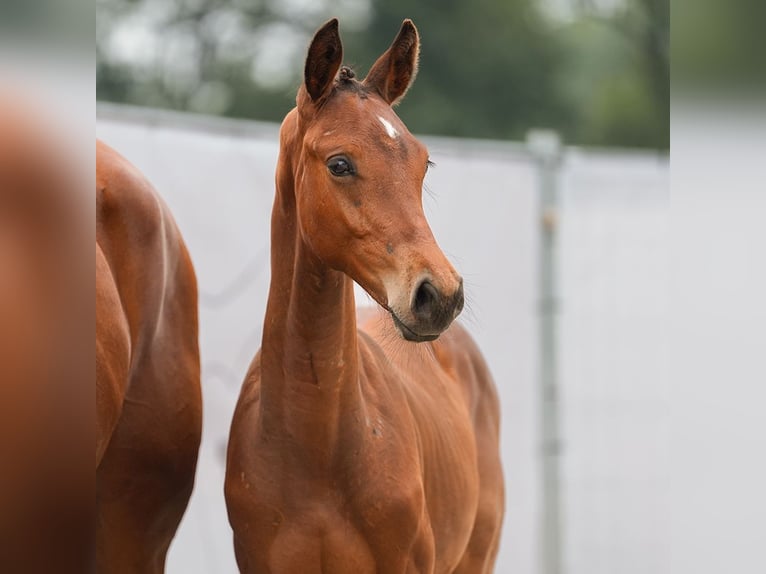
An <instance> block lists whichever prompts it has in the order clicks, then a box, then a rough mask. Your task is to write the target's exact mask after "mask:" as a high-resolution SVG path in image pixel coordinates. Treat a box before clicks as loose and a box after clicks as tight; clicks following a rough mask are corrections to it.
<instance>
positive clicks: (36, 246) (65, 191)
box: [0, 78, 95, 574]
mask: <svg viewBox="0 0 766 574" xmlns="http://www.w3.org/2000/svg"><path fill="white" fill-rule="evenodd" d="M5 82H6V80H5V78H3V79H0V572H3V573H9V574H11V573H24V574H50V573H52V572H56V573H58V574H82V573H83V572H90V571H92V568H93V559H92V555H93V492H94V488H95V477H94V473H93V466H92V465H93V463H92V460H93V459H92V454H91V453H92V450H91V447H90V445H91V444H92V442H91V441H92V440H93V438H92V437H93V428H94V419H95V409H94V403H93V379H94V372H93V346H92V340H93V339H92V337H93V330H94V326H93V325H94V320H93V314H94V308H93V291H94V288H93V260H92V259H91V258H90V256H89V248H90V245H91V241H92V240H93V235H94V229H95V225H94V220H93V203H92V195H91V193H89V191H88V187H87V186H89V185H92V183H91V182H92V177H93V175H92V174H93V172H92V169H91V170H82V169H81V168H80V167H79V166H81V165H82V163H83V162H82V160H81V158H79V157H77V156H78V153H79V151H78V150H79V146H78V145H77V142H78V141H80V140H79V137H80V136H79V135H78V134H77V133H72V132H71V131H70V132H68V133H66V132H63V130H60V127H61V126H62V125H64V123H65V122H60V121H59V117H58V115H57V113H56V112H55V111H54V110H53V109H52V108H49V107H46V106H45V105H41V102H38V101H37V96H36V94H35V93H30V92H28V91H26V90H25V88H24V87H22V88H21V89H19V88H18V87H17V86H7V85H6V83H5ZM64 133H66V135H64ZM73 143H74V145H73ZM86 165H87V164H86Z"/></svg>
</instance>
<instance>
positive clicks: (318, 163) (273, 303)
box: [226, 20, 503, 574]
mask: <svg viewBox="0 0 766 574" xmlns="http://www.w3.org/2000/svg"><path fill="white" fill-rule="evenodd" d="M418 50H419V38H418V34H417V31H416V29H415V26H414V25H413V24H412V22H410V21H409V20H406V21H405V22H404V24H403V25H402V28H401V30H400V32H399V34H398V36H397V37H396V39H395V40H394V42H393V44H392V45H391V47H390V48H389V50H388V51H386V52H385V53H384V54H383V55H382V56H381V57H380V58H379V59H378V61H377V62H376V63H375V64H374V66H373V67H372V69H371V70H370V72H369V74H368V75H367V78H366V79H365V80H364V81H362V82H359V81H357V80H356V79H355V77H354V72H353V71H352V70H350V69H349V68H346V67H341V61H342V47H341V42H340V37H339V35H338V23H337V20H332V21H330V22H329V23H327V24H326V25H325V26H324V27H323V28H321V29H320V30H319V31H318V32H317V34H316V36H315V37H314V39H313V41H312V43H311V46H310V48H309V51H308V57H307V59H306V66H305V83H304V85H303V86H302V87H301V89H300V90H299V93H298V97H297V107H296V108H295V109H294V110H292V111H291V112H290V113H289V114H288V115H287V117H286V119H285V121H284V123H283V125H282V130H281V136H280V140H281V141H280V157H279V164H278V166H277V175H276V199H275V202H274V210H273V214H272V246H271V249H272V259H271V271H272V276H271V289H270V292H269V299H268V306H267V311H266V318H265V321H264V328H263V345H262V348H261V350H260V352H259V353H258V354H257V355H256V357H255V359H254V360H253V362H252V365H251V367H250V370H249V372H248V374H247V376H246V378H245V382H244V385H243V387H242V391H241V395H240V398H239V402H238V404H237V408H236V411H235V414H234V418H233V422H232V427H231V435H230V442H229V451H228V461H227V473H226V500H227V506H228V512H229V520H230V522H231V525H232V527H233V530H234V546H235V551H236V555H237V562H238V564H239V568H240V570H241V571H242V572H250V573H267V572H268V573H274V574H297V573H300V574H316V573H320V572H321V573H332V574H345V573H348V574H364V573H373V572H377V573H396V574H402V573H405V572H407V573H428V574H432V573H436V574H447V573H455V572H458V573H469V574H481V573H488V572H491V571H492V569H493V565H494V561H495V557H496V554H497V550H498V542H499V535H500V528H501V522H502V517H503V479H502V471H501V465H500V458H499V449H498V436H499V405H498V399H497V395H496V391H495V388H494V385H493V382H492V379H491V377H490V374H489V371H488V369H487V366H486V364H485V362H484V360H483V358H482V356H481V354H480V352H479V350H478V349H477V347H476V346H475V344H474V343H473V341H472V340H471V338H470V337H469V335H468V334H467V332H466V331H465V330H463V329H462V328H460V327H459V326H457V325H453V326H452V327H450V325H451V324H452V321H453V320H454V319H455V317H457V315H458V314H459V313H460V311H461V309H462V306H463V284H462V279H461V278H460V276H459V275H458V274H457V272H456V271H455V270H454V269H453V267H452V265H450V263H449V262H448V261H447V259H446V258H445V256H444V254H443V253H442V251H441V250H440V249H439V247H438V245H437V244H436V241H435V240H434V237H433V235H432V233H431V230H430V228H429V226H428V224H427V222H426V219H425V216H424V213H423V209H422V203H421V192H422V185H423V179H424V177H425V173H426V169H427V166H428V163H429V161H428V153H427V151H426V149H425V147H424V146H423V144H422V143H420V142H419V141H418V140H417V139H415V138H414V137H413V136H412V135H411V134H410V132H409V131H408V130H407V128H406V127H405V125H404V124H403V123H402V122H401V120H400V119H399V118H398V117H397V115H396V114H395V113H394V111H393V109H392V105H393V104H395V103H396V102H398V101H399V100H400V99H401V98H402V96H403V95H404V93H405V92H406V91H407V89H408V88H409V86H410V84H411V82H412V80H413V79H414V77H415V74H416V71H417V59H418ZM354 281H356V282H357V283H358V284H359V285H361V286H362V287H363V288H364V289H365V290H366V291H367V293H369V294H370V295H371V296H372V298H373V299H375V301H377V302H378V303H379V304H380V306H381V307H382V308H383V309H385V311H386V313H385V314H383V313H380V314H376V316H374V317H368V318H366V319H365V320H364V321H361V320H360V323H361V330H357V316H356V312H355V304H354V292H353V282H354ZM437 338H438V340H437ZM402 339H404V340H406V341H403V340H402Z"/></svg>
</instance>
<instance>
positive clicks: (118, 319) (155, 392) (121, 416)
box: [96, 142, 202, 574]
mask: <svg viewBox="0 0 766 574" xmlns="http://www.w3.org/2000/svg"><path fill="white" fill-rule="evenodd" d="M96 411H97V429H96V432H97V434H96V519H97V524H96V554H97V557H96V561H97V564H96V567H97V571H98V572H99V573H100V574H107V573H109V574H112V573H114V574H119V573H126V574H127V573H138V572H141V573H142V574H158V573H160V572H163V571H164V565H165V556H166V553H167V551H168V547H169V545H170V542H171V540H172V538H173V536H174V534H175V532H176V529H177V528H178V524H179V522H180V520H181V517H182V516H183V513H184V511H185V509H186V505H187V503H188V501H189V496H190V495H191V491H192V486H193V484H194V472H195V468H196V464H197V453H198V450H199V444H200V435H201V426H202V420H201V419H202V398H201V389H200V362H199V348H198V332H197V283H196V278H195V274H194V268H193V267H192V263H191V260H190V258H189V254H188V252H187V250H186V246H185V245H184V242H183V239H182V237H181V234H180V232H179V230H178V227H177V226H176V224H175V222H174V220H173V217H172V216H171V214H170V211H169V210H168V208H167V206H166V205H165V203H164V202H163V201H162V199H161V198H160V197H159V195H158V194H157V193H156V191H155V190H154V188H153V187H152V186H151V184H149V182H148V181H147V180H146V179H145V178H144V177H143V176H142V175H141V173H139V171H138V170H137V169H136V168H135V167H133V166H132V165H131V164H130V163H128V161H127V160H125V159H124V158H123V157H121V156H120V155H119V154H118V153H117V152H115V151H114V150H113V149H111V148H109V147H108V146H107V145H105V144H103V143H100V142H99V143H98V145H97V154H96Z"/></svg>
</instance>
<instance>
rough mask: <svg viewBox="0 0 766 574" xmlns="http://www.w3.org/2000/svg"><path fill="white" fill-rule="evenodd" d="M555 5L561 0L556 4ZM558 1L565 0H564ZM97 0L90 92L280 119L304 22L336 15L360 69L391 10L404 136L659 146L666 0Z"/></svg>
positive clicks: (380, 39) (375, 50)
mask: <svg viewBox="0 0 766 574" xmlns="http://www.w3.org/2000/svg"><path fill="white" fill-rule="evenodd" d="M562 1H563V0H562ZM565 4H566V2H565ZM568 4H570V5H571V6H570V7H571V8H572V9H571V10H570V11H569V12H568V15H564V16H562V14H560V13H556V11H552V10H550V9H548V8H543V7H541V6H543V5H544V3H540V2H537V1H535V0H474V1H472V2H467V1H465V0H421V1H419V2H411V1H409V0H281V1H279V2H276V1H274V0H98V4H97V6H98V26H97V63H98V69H97V72H98V75H97V95H98V98H99V99H101V100H108V101H115V102H128V103H132V104H137V105H148V106H155V107H164V108H173V109H181V110H191V111H196V112H203V113H212V114H220V115H226V116H232V117H244V118H256V119H263V120H271V121H280V120H281V119H282V117H283V116H284V114H285V113H286V112H287V111H288V110H289V109H290V108H291V107H292V105H293V102H294V96H295V90H296V88H297V86H298V84H299V82H300V73H301V70H302V58H303V56H304V52H305V47H306V44H307V43H308V40H309V38H310V36H311V34H312V32H313V31H314V30H315V29H316V28H317V27H318V26H319V25H320V24H321V23H322V22H323V21H324V20H326V19H327V18H329V17H331V16H333V15H337V16H339V18H340V19H341V29H342V30H341V32H342V35H343V38H344V42H345V46H346V54H347V55H348V57H349V58H351V60H350V61H348V62H347V63H349V64H351V65H353V66H355V67H356V68H357V69H358V72H359V74H360V75H364V73H365V72H366V70H367V69H368V68H369V67H370V65H371V64H372V63H373V61H374V60H375V58H376V57H377V56H378V55H379V54H380V53H381V52H382V51H383V50H385V49H386V47H387V46H388V45H389V43H390V42H391V40H392V39H393V37H394V35H395V34H396V32H397V30H398V27H399V26H400V24H401V22H402V20H403V19H404V18H412V19H413V20H414V21H415V23H416V25H417V26H418V29H419V31H420V34H421V38H422V52H421V67H420V72H419V77H418V80H417V83H416V85H415V88H414V89H413V90H412V91H411V92H410V93H409V94H408V96H407V99H406V101H405V103H404V104H402V105H401V106H400V108H399V113H400V114H401V115H402V117H403V119H404V120H405V121H406V122H407V124H408V126H409V127H410V128H411V129H412V130H413V131H415V132H418V133H428V134H444V135H453V136H461V137H481V138H500V139H519V138H522V137H524V134H525V132H526V131H527V130H529V129H531V128H535V127H549V128H553V129H557V130H559V131H560V132H562V133H563V134H564V137H565V139H566V140H567V141H568V142H571V143H578V144H588V145H604V146H608V145H621V146H640V147H654V148H667V147H668V122H669V116H668V106H669V104H668V88H669V79H668V58H667V54H668V50H667V43H668V20H669V14H668V12H669V9H668V0H614V1H613V2H612V4H613V6H612V8H611V9H610V10H609V11H606V12H604V11H603V10H602V9H599V8H596V7H594V6H595V4H593V3H592V2H589V1H587V0H570V1H569V2H568Z"/></svg>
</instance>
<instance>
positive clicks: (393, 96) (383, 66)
mask: <svg viewBox="0 0 766 574" xmlns="http://www.w3.org/2000/svg"><path fill="white" fill-rule="evenodd" d="M419 55H420V38H419V36H418V30H417V28H415V24H413V23H412V20H409V19H408V20H405V21H404V22H403V23H402V27H401V29H400V30H399V34H397V36H396V39H394V42H393V43H392V44H391V47H390V48H389V49H388V50H386V52H385V53H384V54H383V55H382V56H381V57H380V58H378V60H377V62H375V64H373V66H372V68H371V69H370V72H369V73H368V74H367V77H366V78H365V79H364V85H365V86H368V87H370V88H373V89H375V90H376V91H377V92H378V93H379V94H380V95H381V96H382V97H383V99H384V100H386V101H387V102H388V103H389V104H391V105H392V106H394V105H396V104H397V103H399V101H400V100H401V99H402V98H403V97H404V94H406V93H407V90H408V89H409V87H410V86H411V85H412V82H413V81H414V80H415V76H416V75H417V73H418V56H419Z"/></svg>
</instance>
